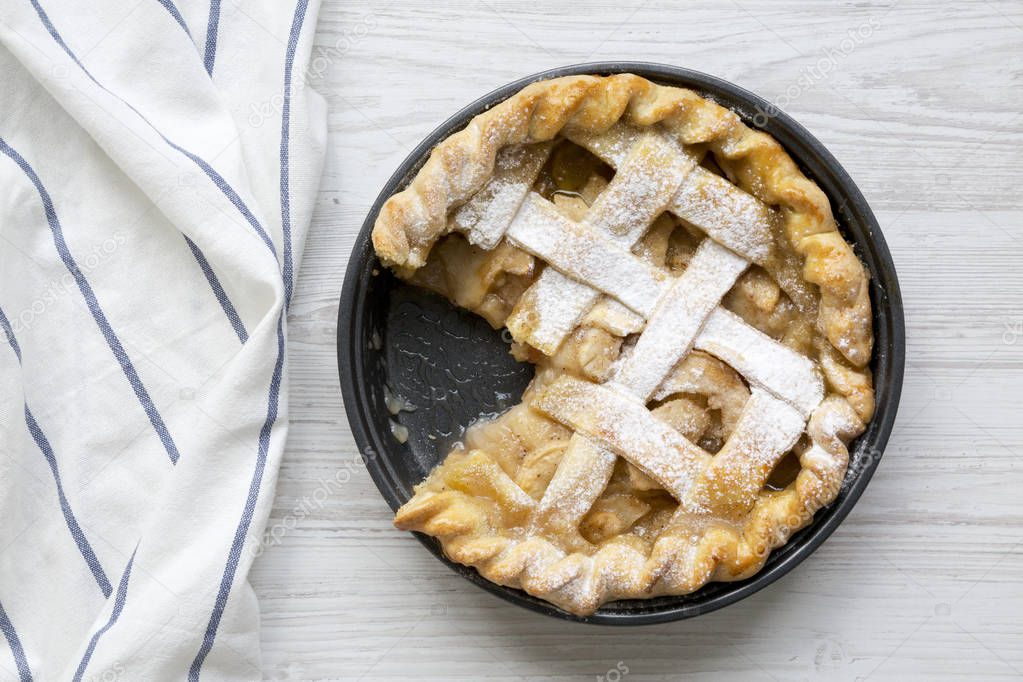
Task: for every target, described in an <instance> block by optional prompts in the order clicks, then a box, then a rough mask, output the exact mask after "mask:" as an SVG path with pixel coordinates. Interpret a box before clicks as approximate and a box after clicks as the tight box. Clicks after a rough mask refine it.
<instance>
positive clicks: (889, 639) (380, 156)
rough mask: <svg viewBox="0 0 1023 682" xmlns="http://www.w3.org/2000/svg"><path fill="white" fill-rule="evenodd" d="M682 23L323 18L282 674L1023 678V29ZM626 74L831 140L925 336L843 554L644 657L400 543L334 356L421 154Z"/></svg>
mask: <svg viewBox="0 0 1023 682" xmlns="http://www.w3.org/2000/svg"><path fill="white" fill-rule="evenodd" d="M684 5H685V6H684V7H683V3H667V2H659V1H654V0H651V1H648V2H636V1H635V0H598V1H589V0H574V1H573V2H567V3H546V4H544V5H542V6H541V5H539V3H525V2H523V3H515V2H498V0H485V1H484V2H480V3H479V4H478V5H477V4H475V3H455V2H436V1H430V0H417V1H415V2H402V3H391V4H388V3H380V4H379V5H366V4H360V5H359V6H356V4H355V3H348V2H339V1H334V0H330V1H326V0H325V6H324V7H323V10H322V12H321V14H320V20H319V27H318V37H317V45H318V48H317V50H316V52H315V54H317V55H319V59H318V60H314V62H313V65H312V69H311V70H310V72H309V74H308V79H309V82H310V84H312V85H313V86H314V87H316V88H317V89H318V90H319V91H320V92H322V93H323V94H324V95H325V96H326V98H327V100H328V102H329V105H330V111H331V114H330V116H331V117H330V123H331V126H330V128H331V135H332V139H331V148H330V154H329V160H328V164H327V170H326V175H325V177H324V179H323V183H322V187H321V190H320V199H319V204H318V208H317V212H316V216H315V219H314V224H313V228H312V232H311V235H310V238H309V243H308V247H307V250H306V256H305V260H304V262H303V264H302V270H301V276H300V279H299V285H298V289H297V296H296V299H295V303H294V305H293V307H292V312H291V316H290V342H289V351H290V364H291V384H290V396H291V434H290V438H289V441H288V446H287V454H286V456H285V459H284V465H283V469H282V472H281V477H280V482H279V484H278V487H277V500H276V504H275V507H274V511H273V515H272V518H271V525H274V524H276V527H277V528H278V529H280V528H284V529H286V532H284V534H283V537H282V538H281V540H280V542H279V544H276V545H274V546H272V547H270V548H268V549H267V550H266V552H265V554H264V555H263V556H262V557H260V559H259V560H258V562H257V564H256V567H255V569H254V570H253V573H252V576H251V579H252V582H253V584H254V586H255V589H256V591H257V593H258V594H259V597H260V601H261V605H262V612H263V644H264V660H263V663H262V665H263V674H264V675H265V676H267V677H269V678H275V679H324V678H325V679H338V678H343V679H413V678H414V679H417V680H421V679H453V678H454V679H472V680H478V679H487V680H499V679H501V680H504V679H507V680H512V679H552V678H555V679H580V680H593V679H594V678H595V677H596V678H598V679H607V680H617V679H619V678H621V679H625V680H629V681H630V682H631V681H632V680H646V679H664V678H666V677H669V676H670V677H681V676H685V677H686V679H711V678H717V677H725V678H731V679H786V680H787V679H806V678H826V679H871V680H880V679H898V680H904V679H910V678H914V677H917V678H923V677H926V676H932V677H937V678H941V679H953V678H957V679H996V678H997V679H1001V678H1019V677H1023V545H1021V539H1023V464H1021V461H1020V457H1021V453H1023V445H1021V439H1023V425H1021V418H1020V407H1021V406H1023V400H1021V389H1020V381H1021V379H1023V268H1021V261H1023V259H1021V255H1023V199H1021V198H1020V197H1021V192H1020V185H1021V184H1023V171H1021V162H1023V153H1021V152H1023V117H1021V114H1020V111H1021V108H1023V87H1021V85H1023V82H1021V79H1023V5H1021V4H1020V3H1018V2H1008V1H1005V2H998V1H992V2H957V3H948V2H940V1H937V0H934V1H930V2H918V1H911V0H903V1H902V2H895V3H894V5H893V3H891V2H880V3H873V2H847V3H832V2H820V3H805V2H796V1H795V0H788V1H785V2H766V1H764V2H755V1H754V0H740V2H727V1H725V2H693V3H688V2H687V3H684ZM609 59H636V60H649V61H659V62H665V63H670V64H676V65H679V66H686V67H690V68H694V69H697V70H700V71H705V72H708V73H712V74H715V75H717V76H720V77H723V78H726V79H728V80H731V81H733V82H735V83H738V84H739V85H742V86H744V87H746V88H748V89H750V90H753V91H754V92H757V93H759V94H761V95H763V96H765V97H767V98H769V99H772V100H777V101H778V102H779V104H781V106H782V108H783V109H785V110H786V111H788V112H789V113H791V114H792V115H793V116H794V117H795V118H796V119H797V120H799V121H800V122H802V123H803V124H804V125H805V126H807V127H808V128H809V129H810V130H811V131H812V132H813V133H814V134H815V135H816V136H817V137H818V138H819V139H820V140H821V141H822V142H823V143H824V144H825V145H827V146H828V147H829V148H830V149H831V151H832V152H833V153H834V154H835V156H837V157H838V159H839V160H840V161H841V163H842V164H844V166H845V168H846V169H847V170H848V171H849V172H850V174H851V175H852V176H853V178H854V179H855V180H856V182H857V183H858V184H859V186H860V188H861V189H862V190H863V192H864V194H865V195H866V197H867V199H868V201H869V202H870V203H871V205H872V206H873V208H874V210H875V212H876V214H877V216H878V219H879V220H880V223H881V225H882V228H883V230H884V233H885V237H886V238H887V240H888V243H889V245H890V246H891V249H892V252H893V254H894V257H895V260H896V264H897V266H898V270H899V275H900V278H901V282H902V287H903V295H904V297H905V305H906V321H907V324H908V338H909V340H908V367H907V372H906V381H905V386H904V390H903V397H902V407H901V410H900V415H899V419H898V422H897V424H896V427H895V432H894V435H893V437H892V440H891V443H890V445H889V447H888V451H887V453H886V455H885V457H884V459H883V460H882V464H881V467H880V469H879V471H878V473H877V475H876V476H875V478H874V480H873V482H872V483H871V485H870V487H869V489H868V490H867V492H866V494H865V495H864V496H863V498H862V499H861V500H860V502H859V504H858V506H857V507H856V509H855V510H854V511H853V512H852V514H851V515H850V516H849V518H848V520H847V521H846V522H845V523H844V524H843V526H842V527H841V528H840V529H839V530H838V531H837V532H836V533H835V534H834V535H833V536H832V538H831V539H830V540H828V542H827V543H826V544H825V545H824V546H823V547H822V548H821V549H820V550H818V551H817V552H816V553H815V554H814V555H813V556H812V557H811V558H810V559H809V560H807V561H806V562H804V563H803V564H802V565H801V566H800V567H798V568H797V569H796V570H795V571H793V572H792V573H791V574H789V575H788V576H786V577H784V578H783V579H781V580H780V581H778V582H777V583H775V584H774V585H772V586H771V587H769V588H767V589H765V590H763V591H762V592H760V593H758V594H757V595H755V596H753V597H752V598H750V599H747V600H745V601H743V602H742V603H740V604H737V605H734V606H730V607H728V608H726V609H724V610H721V611H717V612H715V613H712V614H709V615H705V616H702V617H700V618H698V619H695V620H690V621H686V622H679V623H673V624H668V625H663V626H654V627H645V628H637V629H629V630H623V629H612V628H606V627H594V626H585V625H576V624H572V623H566V622H560V621H556V620H553V619H549V618H544V617H542V616H539V615H534V614H532V613H530V612H527V611H524V610H522V609H519V608H516V607H514V606H511V605H508V604H506V603H504V602H502V601H500V600H498V599H497V598H495V597H493V596H490V595H488V594H486V593H484V592H483V591H481V590H479V589H478V588H476V587H474V586H472V585H470V584H469V583H467V582H466V581H465V580H463V579H461V578H459V577H457V576H456V575H454V574H453V573H452V572H451V571H449V570H448V569H447V568H446V567H445V566H443V565H442V564H440V563H439V562H438V561H436V559H434V558H433V557H432V556H431V555H430V554H429V553H427V552H426V550H425V549H423V547H421V546H420V545H419V543H418V542H416V541H415V540H414V539H413V538H412V537H411V536H409V535H408V534H406V533H403V532H400V531H397V530H395V529H394V528H393V527H392V526H391V523H390V518H391V514H390V510H389V509H388V507H387V505H386V504H385V503H384V502H383V500H382V498H381V497H380V496H379V494H378V493H377V490H376V488H375V487H374V485H373V483H372V481H371V480H370V478H369V476H368V474H367V473H366V472H365V471H364V469H363V468H362V467H361V465H360V464H359V463H358V462H357V460H355V446H354V443H353V441H352V438H351V435H350V433H349V429H348V425H347V421H346V419H345V415H344V411H343V408H342V406H341V399H340V395H339V390H338V380H337V375H336V361H335V351H334V334H335V315H336V306H337V301H338V294H339V291H340V287H341V280H342V277H343V274H344V269H345V264H346V262H347V258H348V254H349V251H350V249H351V247H352V243H353V240H354V238H355V235H356V234H357V232H358V230H359V227H360V225H361V223H362V221H363V219H364V217H365V214H366V212H367V210H368V208H369V206H370V204H371V203H372V201H373V199H374V198H375V196H376V194H377V192H378V191H379V189H380V187H381V185H382V184H383V183H384V181H385V180H386V178H387V177H388V176H389V175H390V173H391V172H392V171H393V170H394V169H395V167H396V166H397V165H398V164H399V163H400V162H401V160H402V159H403V158H404V157H405V156H406V155H407V154H408V153H409V151H410V150H411V149H412V147H413V146H414V145H415V144H416V143H417V142H418V141H419V140H420V139H421V138H422V137H423V136H424V135H426V133H428V132H429V131H430V130H432V129H433V128H434V127H435V126H436V125H437V124H438V123H440V122H441V121H442V120H443V119H445V118H446V117H447V116H448V115H449V114H451V113H453V112H454V111H455V110H457V109H459V108H460V107H462V106H463V105H465V104H467V103H469V102H470V101H472V100H473V99H475V98H476V97H478V96H480V95H481V94H483V93H485V92H487V91H489V90H491V89H493V88H495V87H497V86H500V85H502V84H504V83H506V82H508V81H511V80H514V79H516V78H518V77H520V76H523V75H526V74H530V73H533V72H536V71H540V70H543V69H547V68H551V67H555V66H560V65H566V64H572V63H578V62H584V61H594V60H609ZM338 481H340V483H338ZM626 670H627V672H626ZM253 674H254V676H255V675H257V673H256V672H255V669H254V673H253ZM740 675H741V677H740Z"/></svg>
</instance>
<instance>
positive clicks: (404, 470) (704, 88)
mask: <svg viewBox="0 0 1023 682" xmlns="http://www.w3.org/2000/svg"><path fill="white" fill-rule="evenodd" d="M625 72H629V73H634V74H637V75H639V76H643V77H644V78H647V79H649V80H651V81H655V82H657V83H663V84H666V85H675V86H681V87H685V88H689V89H691V90H695V91H697V92H699V93H701V94H702V95H704V96H705V97H708V98H710V99H713V100H715V101H717V102H718V103H720V104H722V105H724V106H726V107H728V108H730V109H732V110H733V111H735V112H736V113H737V114H739V115H740V116H741V117H742V118H743V120H744V121H745V122H746V124H747V125H749V126H752V127H755V128H759V129H761V130H764V131H765V132H767V133H770V134H771V135H773V136H774V138H775V139H776V140H778V142H780V143H781V144H782V146H784V147H785V149H786V150H787V151H788V153H789V154H790V155H791V156H792V158H793V159H795V161H796V163H798V164H799V166H800V167H801V169H802V170H803V172H804V173H805V174H806V175H807V177H809V178H811V179H812V180H814V181H815V182H816V183H817V184H818V185H819V186H820V187H821V189H823V190H824V192H825V193H826V194H827V195H828V197H829V199H830V200H831V206H832V209H833V210H834V212H835V218H836V219H837V220H838V223H839V225H840V227H841V230H842V233H843V234H844V235H845V237H846V238H847V239H848V240H849V242H850V243H851V244H853V246H854V248H855V249H856V252H857V254H858V255H859V256H860V258H861V259H862V260H863V262H864V263H865V264H866V266H867V268H868V270H869V271H870V298H871V303H872V304H873V315H874V337H875V342H874V356H873V359H872V361H871V368H872V370H873V372H874V384H875V390H876V400H877V413H876V414H875V416H874V419H873V420H872V421H871V422H870V424H869V425H868V426H867V430H866V431H865V432H864V433H863V435H861V436H860V437H859V438H857V439H856V440H855V441H854V442H853V443H852V445H851V448H850V466H849V473H848V475H847V477H846V481H845V484H844V485H843V487H842V490H841V492H840V493H839V495H838V497H837V498H836V499H835V501H834V502H833V503H832V504H831V505H830V506H828V507H827V508H825V509H822V510H821V511H819V512H818V513H817V515H816V517H815V518H814V520H813V523H811V524H810V525H809V526H807V527H806V528H804V529H803V530H801V531H799V532H798V533H795V534H794V535H793V536H792V537H791V538H790V539H789V541H788V543H787V544H786V545H784V546H783V547H780V548H778V549H776V550H775V551H774V552H772V553H771V556H770V557H769V558H768V560H767V562H766V564H765V566H764V567H763V569H762V570H761V571H760V572H759V573H757V574H756V575H755V576H753V577H752V578H749V579H747V580H742V581H738V582H728V583H710V584H708V585H706V586H704V587H702V588H701V589H699V590H697V591H696V592H693V593H692V594H689V595H685V596H681V597H658V598H654V599H648V600H628V601H618V602H612V603H609V604H605V605H604V606H602V607H601V608H600V609H599V610H598V611H597V612H596V613H595V614H593V615H592V616H587V617H579V616H574V615H572V614H569V613H566V612H564V611H561V610H560V609H557V608H555V607H554V606H552V605H551V604H549V603H547V602H545V601H543V600H541V599H537V598H535V597H532V596H530V595H528V594H526V593H525V592H522V591H521V590H516V589H513V588H509V587H504V586H501V585H497V584H494V583H492V582H490V581H488V580H486V579H484V578H483V577H482V576H480V575H479V573H477V572H476V570H475V569H473V568H469V567H466V566H462V565H459V564H456V563H453V562H451V561H449V560H448V559H447V558H446V557H445V556H444V553H443V552H442V550H441V547H440V543H438V542H437V541H436V540H435V539H433V538H431V537H428V536H426V535H422V534H418V533H417V534H415V535H416V537H417V538H418V539H419V541H420V542H422V543H423V544H424V545H425V546H426V547H427V549H429V550H430V551H431V552H433V554H434V555H436V557H437V558H438V559H440V560H441V561H443V562H444V563H446V564H447V565H448V566H449V567H450V568H451V569H452V570H454V571H456V572H457V573H459V574H460V575H462V576H463V577H465V578H466V579H467V580H469V581H470V582H472V583H475V584H476V585H479V586H480V587H482V588H483V589H485V590H487V591H489V592H492V593H493V594H496V595H497V596H499V597H501V598H502V599H506V600H508V601H510V602H513V603H515V604H518V605H519V606H522V607H525V608H527V609H531V610H533V611H537V612H539V613H543V614H547V615H550V616H555V617H559V618H565V619H569V620H575V621H581V622H587V623H600V624H606V625H639V624H647V623H657V622H664V621H671V620H678V619H682V618H690V617H692V616H696V615H699V614H701V613H706V612H708V611H713V610H715V609H719V608H721V607H722V606H726V605H728V604H731V603H733V602H736V601H739V600H740V599H742V598H744V597H748V596H749V595H751V594H753V593H754V592H756V591H757V590H760V589H762V588H763V587H765V586H767V585H769V584H771V583H772V582H774V581H775V580H777V579H778V578H780V577H781V576H783V575H784V574H786V573H788V572H789V571H791V570H792V569H793V568H794V567H795V566H796V565H797V564H798V563H799V562H801V561H803V560H804V559H805V558H806V557H808V556H809V555H810V554H811V553H812V552H813V551H814V550H815V549H816V548H817V547H819V546H820V544H821V543H822V542H824V540H825V539H827V537H828V536H829V535H831V533H833V532H834V530H835V528H837V527H838V525H839V524H840V523H841V522H842V520H843V519H844V518H845V517H846V515H847V514H848V513H849V511H850V510H851V509H852V507H853V505H854V504H855V503H856V500H857V499H859V497H860V495H861V494H862V493H863V490H864V489H865V488H866V486H867V483H868V482H869V481H870V478H871V476H873V474H874V470H875V469H876V468H877V466H878V463H879V461H880V458H881V453H882V452H883V451H884V447H885V444H886V443H887V442H888V436H889V434H890V433H891V430H892V424H893V422H894V421H895V412H896V409H897V408H898V403H899V394H900V392H901V390H902V374H903V367H904V364H905V323H904V321H903V311H902V297H901V294H900V292H899V282H898V279H897V277H896V274H895V266H894V264H893V263H892V258H891V254H890V253H889V252H888V247H887V245H886V244H885V241H884V237H883V236H882V235H881V230H880V228H879V227H878V224H877V220H876V219H875V218H874V214H873V213H872V212H871V210H870V207H869V206H867V202H866V201H865V200H864V198H863V195H862V194H861V193H860V191H859V189H857V187H856V185H855V184H854V183H853V181H852V179H851V178H850V177H849V175H848V174H847V173H846V172H845V171H844V170H843V169H842V167H841V166H840V165H839V164H838V162H837V161H836V160H835V158H834V157H833V156H832V155H831V154H830V153H829V152H828V151H827V150H826V149H825V148H824V147H823V145H821V143H820V142H818V141H817V140H816V139H814V137H813V136H812V135H810V133H809V132H807V130H806V129H805V128H803V127H802V126H801V125H799V124H798V123H796V122H795V121H794V120H792V119H791V118H790V117H788V116H787V115H785V114H784V113H782V112H780V111H778V110H776V108H775V107H774V106H773V105H771V104H770V103H769V102H767V101H766V100H764V99H762V98H760V97H758V96H756V95H754V94H752V93H750V92H747V91H746V90H743V89H742V88H739V87H737V86H735V85H733V84H731V83H729V82H727V81H723V80H721V79H719V78H715V77H713V76H708V75H706V74H703V73H698V72H696V71H690V70H688V69H682V68H677V67H674V66H666V65H662V64H649V63H637V62H601V63H594V64H579V65H576V66H568V67H564V68H559V69H554V70H551V71H546V72H543V73H538V74H535V75H533V76H529V77H527V78H523V79H522V80H519V81H516V82H514V83H509V84H508V85H505V86H504V87H502V88H499V89H497V90H495V91H493V92H491V93H490V94H488V95H484V96H483V97H481V98H480V99H478V100H476V101H475V102H473V103H472V104H470V105H469V106H467V107H465V108H464V109H462V110H461V111H459V112H458V113H457V114H455V115H454V116H452V117H451V118H449V119H448V120H447V121H445V122H444V123H443V124H442V125H441V126H440V127H438V128H437V129H436V130H434V131H433V132H432V133H430V135H428V136H427V138H426V139H425V140H423V142H422V143H421V144H420V145H419V146H418V147H416V149H415V150H414V151H413V152H412V154H411V155H410V156H409V157H408V158H407V159H406V160H405V162H404V163H402V164H401V166H400V167H399V168H398V170H397V171H395V173H394V175H392V176H391V178H390V180H388V181H387V183H386V184H385V185H384V187H383V189H382V190H381V192H380V195H379V196H378V197H377V200H376V202H374V204H373V207H372V208H371V209H370V211H369V214H368V215H367V216H366V221H365V223H364V224H363V227H362V232H361V233H360V234H359V237H358V239H357V241H356V243H355V247H354V249H353V251H352V255H351V258H350V260H349V263H348V270H347V273H346V275H345V281H344V288H343V290H342V293H341V302H340V305H339V308H338V336H337V353H338V370H339V373H340V378H341V393H342V396H343V398H344V404H345V409H346V410H347V412H348V420H349V422H350V424H351V427H352V433H353V435H354V437H355V441H356V443H357V444H358V446H359V448H360V451H361V453H362V456H363V457H364V459H365V462H366V466H367V468H368V470H369V472H370V474H371V475H372V477H373V480H374V481H375V482H376V485H377V487H378V488H379V489H380V492H381V494H382V495H383V496H384V499H385V500H387V503H388V504H389V505H390V506H391V508H392V509H397V508H398V507H399V506H400V505H401V504H403V503H404V502H406V501H407V500H408V499H409V498H410V497H411V495H412V487H413V486H414V485H415V484H417V483H419V482H420V481H422V480H423V479H424V478H425V477H426V475H427V473H428V472H429V471H430V470H431V469H432V468H433V467H434V466H435V465H436V464H438V463H439V462H440V461H441V459H443V457H444V456H445V455H446V454H447V452H448V449H449V448H450V446H451V445H452V443H453V442H455V441H456V440H457V439H458V438H459V437H460V436H461V434H462V432H463V430H464V428H465V427H466V426H467V425H468V424H470V423H471V422H472V421H474V420H476V419H479V418H480V417H481V416H483V415H488V414H495V413H499V412H500V411H502V410H504V409H506V408H508V407H510V406H511V405H513V404H515V403H517V402H518V400H519V397H520V395H521V393H522V391H523V390H524V389H525V387H526V385H527V384H528V383H529V381H530V379H531V378H532V373H533V370H532V367H531V366H529V365H526V364H520V363H517V362H515V361H514V360H513V359H512V358H511V356H510V355H509V353H508V342H509V340H510V339H509V338H508V334H507V332H504V333H502V332H501V331H495V330H493V329H491V328H490V326H489V325H488V324H487V323H486V322H485V321H483V320H482V319H480V318H479V317H477V316H475V315H472V314H470V313H466V312H464V311H461V310H459V309H457V308H456V307H454V306H453V305H452V304H450V303H448V302H447V301H445V300H443V299H441V298H439V297H436V296H433V295H431V294H429V293H427V292H425V291H423V290H420V289H417V288H414V287H410V286H408V285H406V284H404V283H402V282H400V281H399V280H397V279H396V278H395V277H393V276H392V275H391V274H390V273H389V271H387V270H386V269H385V268H383V267H382V266H381V265H380V264H379V262H378V261H377V259H376V256H375V255H374V253H373V247H372V245H371V241H370V233H371V232H372V230H373V223H374V221H375V220H376V217H377V213H378V211H379V210H380V207H381V205H382V204H383V203H384V201H386V200H387V198H388V197H390V196H391V195H392V194H394V193H395V192H398V191H400V190H401V189H403V188H404V187H405V186H406V185H407V184H408V183H409V182H410V181H411V179H412V178H413V177H414V176H415V174H416V172H417V171H418V170H419V168H420V167H421V166H422V164H423V162H425V160H426V158H427V157H428V156H429V153H430V150H431V149H432V148H433V147H434V146H435V145H436V144H437V143H438V142H440V141H441V140H443V139H444V138H446V137H448V136H449V135H450V134H451V133H454V132H456V131H457V130H459V129H461V128H463V127H464V126H465V125H466V124H467V123H468V122H469V120H470V119H472V118H473V117H474V116H476V115H477V114H479V113H481V112H483V111H485V110H486V109H489V108H490V107H492V106H493V105H494V104H496V103H498V102H500V101H502V100H504V99H506V98H507V97H509V96H510V95H512V94H514V93H515V92H518V91H519V90H520V89H522V88H523V87H525V86H526V85H527V84H529V83H531V82H533V81H537V80H543V79H547V78H556V77H559V76H568V75H576V74H595V75H608V74H614V73H625ZM394 396H400V397H401V399H402V401H405V402H407V403H408V404H405V405H401V404H400V403H401V402H402V401H399V400H396V399H395V398H394ZM398 407H406V408H408V409H403V410H400V411H399V412H398V413H397V415H393V414H392V410H393V409H395V408H398ZM406 436H407V438H406ZM403 441H404V442H403Z"/></svg>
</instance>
